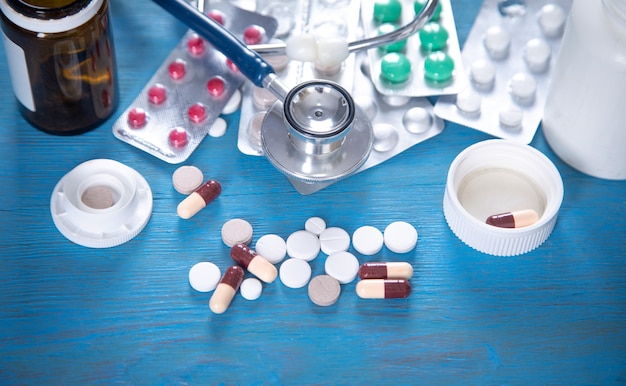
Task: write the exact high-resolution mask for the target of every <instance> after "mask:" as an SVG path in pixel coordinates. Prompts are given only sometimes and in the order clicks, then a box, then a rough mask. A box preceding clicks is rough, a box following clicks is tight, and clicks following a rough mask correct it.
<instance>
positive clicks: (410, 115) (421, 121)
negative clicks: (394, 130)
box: [402, 107, 433, 134]
mask: <svg viewBox="0 0 626 386" xmlns="http://www.w3.org/2000/svg"><path fill="white" fill-rule="evenodd" d="M402 123H403V124H404V128H405V129H406V130H407V131H408V132H409V133H412V134H422V133H425V132H427V131H428V130H429V129H430V128H431V127H432V126H433V116H432V114H431V113H430V112H429V111H428V110H427V109H425V108H423V107H411V108H410V109H408V110H407V111H406V112H405V113H404V116H403V117H402Z"/></svg>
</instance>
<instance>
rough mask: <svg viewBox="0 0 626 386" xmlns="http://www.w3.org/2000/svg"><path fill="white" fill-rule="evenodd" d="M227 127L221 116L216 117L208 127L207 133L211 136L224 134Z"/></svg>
mask: <svg viewBox="0 0 626 386" xmlns="http://www.w3.org/2000/svg"><path fill="white" fill-rule="evenodd" d="M227 128H228V124H227V123H226V121H225V120H224V119H223V118H219V117H218V118H216V119H215V122H213V124H212V125H211V128H210V129H209V135H210V136H211V137H213V138H217V137H221V136H223V135H224V134H226V129H227Z"/></svg>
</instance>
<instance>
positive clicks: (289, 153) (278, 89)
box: [154, 0, 437, 183]
mask: <svg viewBox="0 0 626 386" xmlns="http://www.w3.org/2000/svg"><path fill="white" fill-rule="evenodd" d="M154 1H155V2H156V3H157V4H159V5H160V6H162V7H163V8H164V9H166V10H167V11H168V12H170V13H171V14H172V15H174V16H176V17H177V18H178V19H180V20H181V21H182V22H184V23H185V24H187V26H189V27H190V28H191V29H193V30H194V31H196V32H197V33H198V34H200V35H201V36H202V37H204V38H205V39H207V41H209V42H210V43H211V44H212V45H213V46H214V47H215V48H216V49H217V50H218V51H220V52H222V53H223V54H224V55H225V56H226V57H228V58H229V59H230V60H231V61H232V62H233V63H234V64H235V65H236V66H237V67H238V68H239V70H240V71H241V72H242V74H243V75H244V76H245V77H246V78H248V79H249V80H250V81H251V82H252V83H253V84H254V85H255V86H257V87H264V88H267V89H268V90H269V91H270V92H272V94H274V95H275V96H276V97H277V98H278V102H276V103H275V104H274V105H273V106H272V108H271V109H270V111H269V112H268V113H267V115H266V116H265V119H264V120H263V125H262V128H261V141H262V145H263V150H264V152H265V155H266V156H267V158H268V159H269V161H270V162H271V163H272V164H273V165H274V166H275V167H276V168H277V169H278V170H279V171H281V172H282V173H283V174H285V175H286V176H287V177H289V178H292V179H296V180H298V181H301V182H305V183H331V182H334V181H337V180H339V179H342V178H344V177H346V176H348V175H350V174H352V173H354V172H355V171H356V170H358V169H359V168H360V167H361V166H362V165H363V164H364V163H365V161H367V158H368V156H369V153H370V151H371V149H372V144H373V140H374V135H373V131H372V125H371V122H370V120H369V119H368V118H367V116H366V115H365V113H364V112H363V111H362V110H361V109H360V108H359V107H358V106H357V105H356V104H355V102H354V100H353V98H352V96H351V95H350V93H349V92H348V91H347V90H345V89H344V88H343V87H341V86H340V85H339V84H337V83H334V82H331V81H327V80H312V81H307V82H303V83H301V84H299V85H297V86H296V87H294V88H292V89H291V90H288V89H287V88H286V87H285V85H284V84H283V83H282V82H281V81H280V79H279V78H278V76H277V75H276V74H275V72H274V69H273V68H272V66H271V65H269V64H268V63H267V62H266V61H265V60H264V59H263V58H262V57H261V56H260V53H262V54H264V55H275V54H283V53H284V52H285V48H286V46H285V45H284V44H268V45H258V46H251V47H248V46H246V45H245V44H244V43H242V42H241V41H240V40H238V39H237V38H236V37H235V36H234V35H233V34H231V33H230V32H229V31H228V30H226V29H225V28H224V27H222V26H221V25H220V24H219V23H217V22H215V21H214V20H212V19H211V18H209V17H208V16H206V15H205V14H204V13H203V12H201V11H200V10H198V9H196V8H194V7H193V6H191V5H190V4H188V3H186V2H185V1H184V0H154ZM436 5H437V0H429V1H428V2H427V4H426V5H425V6H424V8H423V9H422V11H421V12H420V13H419V14H418V15H416V17H415V19H414V20H413V21H412V22H411V23H409V24H407V25H405V26H403V27H401V28H398V29H397V30H395V31H393V32H390V33H387V34H383V35H379V36H375V37H370V38H367V39H363V40H358V41H355V42H351V43H348V51H349V52H354V51H359V50H366V49H370V48H374V47H379V46H382V45H386V44H389V43H392V42H394V41H397V40H402V39H406V38H408V37H409V36H411V35H412V34H413V33H415V32H416V31H417V30H419V29H421V28H422V27H423V26H424V24H425V23H426V22H427V21H428V20H430V17H431V16H432V14H433V12H434V11H435V7H436Z"/></svg>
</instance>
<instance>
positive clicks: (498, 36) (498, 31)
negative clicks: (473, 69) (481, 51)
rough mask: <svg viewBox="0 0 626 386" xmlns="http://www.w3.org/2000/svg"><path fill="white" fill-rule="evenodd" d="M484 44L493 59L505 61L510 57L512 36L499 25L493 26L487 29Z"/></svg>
mask: <svg viewBox="0 0 626 386" xmlns="http://www.w3.org/2000/svg"><path fill="white" fill-rule="evenodd" d="M483 43H484V46H485V49H486V50H487V53H488V54H489V56H490V57H491V58H492V59H494V60H500V59H504V58H506V57H507V56H508V55H509V47H510V46H511V34H510V33H509V31H507V30H506V29H504V28H502V27H500V26H499V25H496V26H492V27H489V28H488V29H487V31H486V33H485V38H484V40H483Z"/></svg>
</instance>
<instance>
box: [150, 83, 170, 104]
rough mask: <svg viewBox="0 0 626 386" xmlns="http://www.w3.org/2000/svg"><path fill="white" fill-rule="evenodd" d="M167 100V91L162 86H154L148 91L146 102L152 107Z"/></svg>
mask: <svg viewBox="0 0 626 386" xmlns="http://www.w3.org/2000/svg"><path fill="white" fill-rule="evenodd" d="M165 99H167V91H166V90H165V86H163V85H162V84H155V85H154V86H152V87H150V89H149V90H148V100H149V101H150V103H152V104H153V105H160V104H162V103H163V102H165Z"/></svg>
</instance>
